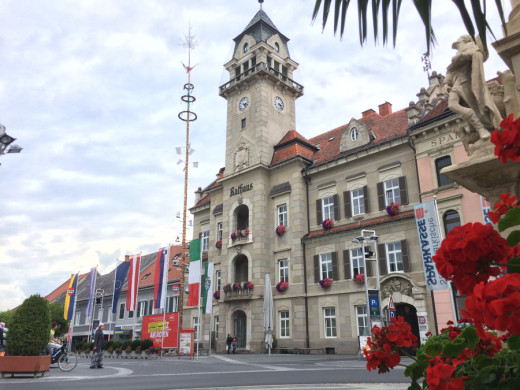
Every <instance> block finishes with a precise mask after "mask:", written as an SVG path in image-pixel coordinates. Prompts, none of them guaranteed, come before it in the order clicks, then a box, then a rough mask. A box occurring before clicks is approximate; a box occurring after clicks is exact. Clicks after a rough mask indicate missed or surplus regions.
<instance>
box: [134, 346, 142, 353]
mask: <svg viewBox="0 0 520 390" xmlns="http://www.w3.org/2000/svg"><path fill="white" fill-rule="evenodd" d="M134 352H135V354H136V355H141V353H142V352H143V350H142V348H141V346H138V347H137V348H136V349H135V351H134Z"/></svg>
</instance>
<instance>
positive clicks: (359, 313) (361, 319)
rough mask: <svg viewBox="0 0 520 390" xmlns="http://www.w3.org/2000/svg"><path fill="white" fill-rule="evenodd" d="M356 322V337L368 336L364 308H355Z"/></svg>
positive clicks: (365, 310)
mask: <svg viewBox="0 0 520 390" xmlns="http://www.w3.org/2000/svg"><path fill="white" fill-rule="evenodd" d="M356 322H357V331H358V336H368V335H369V333H368V318H367V307H366V306H356Z"/></svg>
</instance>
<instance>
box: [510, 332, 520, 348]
mask: <svg viewBox="0 0 520 390" xmlns="http://www.w3.org/2000/svg"><path fill="white" fill-rule="evenodd" d="M507 346H508V347H509V349H510V350H512V351H520V336H517V335H512V336H511V337H509V340H507Z"/></svg>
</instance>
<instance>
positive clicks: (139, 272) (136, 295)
mask: <svg viewBox="0 0 520 390" xmlns="http://www.w3.org/2000/svg"><path fill="white" fill-rule="evenodd" d="M141 253H143V252H142V251H141V252H139V269H138V270H137V288H136V290H135V307H136V309H137V303H138V302H139V300H138V298H139V281H140V280H141ZM136 256H137V255H136ZM132 288H133V286H132ZM127 295H128V289H127ZM145 314H146V313H145ZM136 319H137V315H135V316H134V320H136ZM142 338H143V328H142V325H141V339H142Z"/></svg>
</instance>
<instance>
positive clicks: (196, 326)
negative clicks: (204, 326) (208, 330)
mask: <svg viewBox="0 0 520 390" xmlns="http://www.w3.org/2000/svg"><path fill="white" fill-rule="evenodd" d="M192 319H193V321H192V324H193V329H195V340H197V341H199V317H192Z"/></svg>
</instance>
